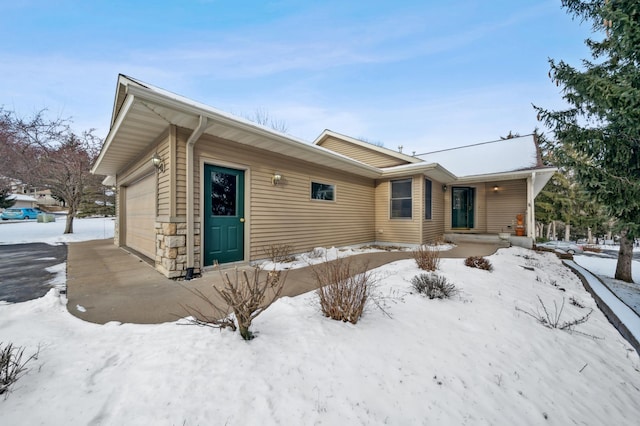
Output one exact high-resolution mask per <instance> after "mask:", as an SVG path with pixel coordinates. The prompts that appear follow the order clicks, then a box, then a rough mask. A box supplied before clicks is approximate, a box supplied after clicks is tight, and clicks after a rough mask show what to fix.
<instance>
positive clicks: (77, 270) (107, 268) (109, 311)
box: [67, 239, 501, 324]
mask: <svg viewBox="0 0 640 426" xmlns="http://www.w3.org/2000/svg"><path fill="white" fill-rule="evenodd" d="M500 247H501V245H500V244H499V243H461V244H459V245H458V246H457V247H455V248H454V249H452V250H449V251H443V252H442V253H441V256H442V257H443V258H466V257H468V256H489V255H491V254H493V253H495V252H496V250H497V249H498V248H500ZM68 248H69V252H68V254H67V298H68V301H69V302H68V305H67V307H68V309H69V312H70V313H71V314H73V315H75V316H76V317H78V318H81V319H83V320H85V321H90V322H94V323H97V324H105V323H107V322H109V321H119V322H127V323H137V324H157V323H162V322H169V321H175V320H177V319H178V318H182V317H185V316H187V315H188V314H187V311H186V310H185V309H184V306H191V307H194V308H195V309H201V310H203V311H204V310H206V304H205V303H204V302H203V301H202V300H201V299H200V298H199V297H198V296H197V295H195V294H194V293H193V291H198V290H199V291H201V292H203V293H204V294H206V295H207V296H209V295H211V296H213V294H214V292H213V289H212V285H221V284H222V279H221V275H220V273H219V272H218V271H208V272H204V273H203V275H202V277H200V278H197V279H194V280H191V281H174V280H170V279H168V278H165V277H164V276H163V275H161V274H160V273H159V272H157V271H156V270H155V269H153V268H152V267H151V266H150V265H149V264H147V263H146V262H143V261H142V260H140V258H138V257H137V256H135V255H133V254H130V253H127V252H126V251H125V250H123V249H121V248H119V247H116V246H115V245H114V244H113V240H112V239H107V240H93V241H84V242H79V243H71V244H69V246H68ZM411 258H412V255H411V252H381V253H364V254H360V255H356V256H352V257H351V259H352V262H355V263H354V264H361V265H362V264H367V265H368V267H369V269H373V268H377V267H379V266H381V265H384V264H387V263H390V262H394V261H396V260H401V259H411ZM315 289H316V282H315V279H314V277H313V271H312V269H311V268H310V267H306V268H299V269H292V270H290V271H288V272H287V277H286V284H285V287H284V290H283V296H297V295H300V294H302V293H306V292H308V291H311V290H315Z"/></svg>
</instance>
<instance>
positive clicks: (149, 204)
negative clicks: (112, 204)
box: [125, 175, 156, 259]
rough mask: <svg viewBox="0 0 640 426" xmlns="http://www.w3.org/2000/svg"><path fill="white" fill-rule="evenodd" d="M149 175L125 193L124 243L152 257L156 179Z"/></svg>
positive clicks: (154, 248) (153, 256) (154, 249)
mask: <svg viewBox="0 0 640 426" xmlns="http://www.w3.org/2000/svg"><path fill="white" fill-rule="evenodd" d="M155 178H156V177H155V175H149V176H147V177H145V178H143V179H141V180H139V181H138V182H136V183H134V184H131V185H129V186H128V187H127V188H126V193H125V205H126V213H125V221H126V232H125V235H126V245H127V247H130V248H132V249H134V250H136V251H138V252H140V253H141V254H143V255H145V256H147V257H149V258H151V259H153V258H155V251H156V244H155V243H156V242H155V239H156V232H155V222H156V179H155Z"/></svg>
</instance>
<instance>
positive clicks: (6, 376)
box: [0, 343, 38, 395]
mask: <svg viewBox="0 0 640 426" xmlns="http://www.w3.org/2000/svg"><path fill="white" fill-rule="evenodd" d="M23 355H24V348H21V347H14V346H13V344H12V343H9V344H8V345H6V346H4V347H3V346H2V343H0V395H2V394H5V393H8V392H9V388H10V387H11V385H13V384H14V383H15V382H17V381H18V379H19V378H20V377H21V376H22V375H23V374H24V373H25V372H26V370H27V368H26V365H27V363H28V362H29V361H31V360H32V359H35V358H37V355H38V354H37V353H36V354H34V355H31V356H30V357H29V358H27V359H26V360H24V361H23V360H22V357H23Z"/></svg>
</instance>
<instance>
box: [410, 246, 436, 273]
mask: <svg viewBox="0 0 640 426" xmlns="http://www.w3.org/2000/svg"><path fill="white" fill-rule="evenodd" d="M412 253H413V258H414V259H415V260H416V263H417V264H418V268H420V269H424V270H425V271H435V270H436V269H438V265H439V264H440V250H438V246H437V245H436V246H433V245H422V246H418V248H416V249H415V250H413V252H412Z"/></svg>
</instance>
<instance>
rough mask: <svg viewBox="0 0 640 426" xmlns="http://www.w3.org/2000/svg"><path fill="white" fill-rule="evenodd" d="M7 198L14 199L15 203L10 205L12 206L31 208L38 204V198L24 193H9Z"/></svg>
mask: <svg viewBox="0 0 640 426" xmlns="http://www.w3.org/2000/svg"><path fill="white" fill-rule="evenodd" d="M8 199H9V200H16V202H15V204H14V205H13V206H11V207H12V208H20V207H26V208H33V207H36V206H37V205H38V200H36V199H35V198H33V197H30V196H28V195H24V194H11V195H10V196H9V197H8Z"/></svg>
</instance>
